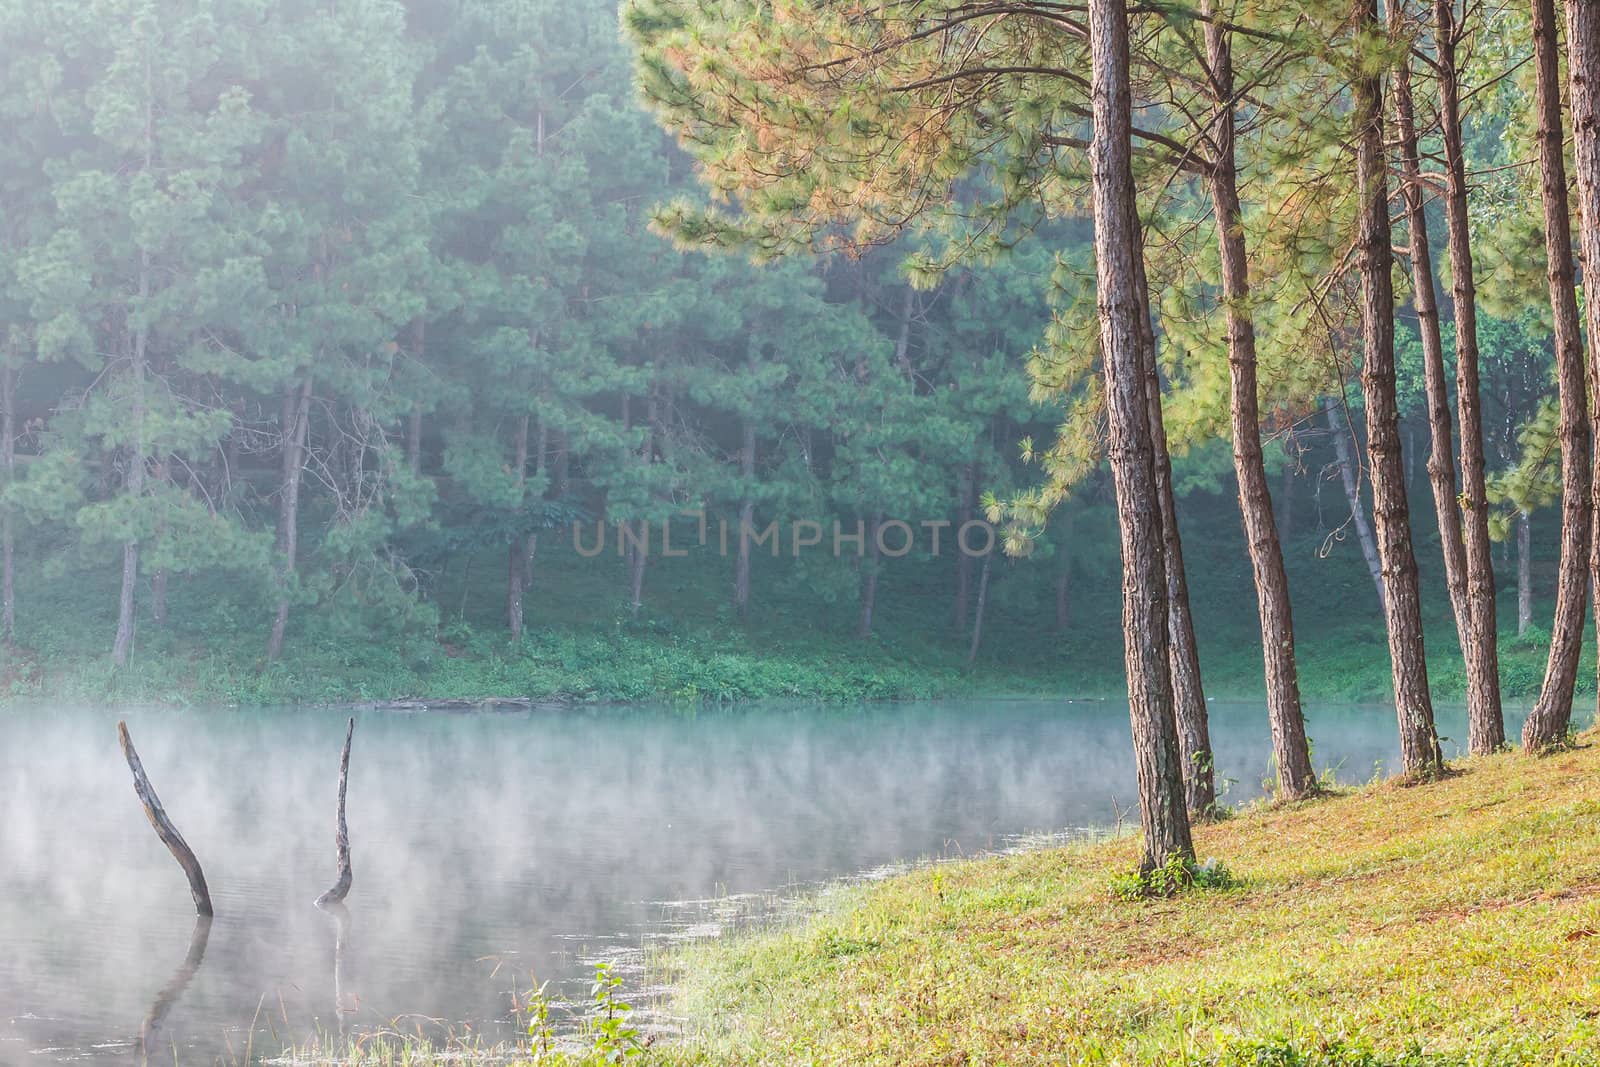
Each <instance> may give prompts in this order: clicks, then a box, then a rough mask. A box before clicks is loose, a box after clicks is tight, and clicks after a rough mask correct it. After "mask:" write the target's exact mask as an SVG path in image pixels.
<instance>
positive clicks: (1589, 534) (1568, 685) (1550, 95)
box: [1519, 0, 1600, 752]
mask: <svg viewBox="0 0 1600 1067" xmlns="http://www.w3.org/2000/svg"><path fill="white" fill-rule="evenodd" d="M1570 6H1571V7H1572V8H1573V9H1577V8H1579V7H1585V8H1586V7H1589V6H1591V5H1588V4H1572V5H1570ZM1569 14H1571V13H1570V12H1569ZM1572 30H1573V27H1572V26H1571V25H1570V24H1569V27H1568V45H1569V48H1571V49H1572V51H1571V53H1570V55H1569V62H1570V63H1572V64H1574V66H1573V68H1572V71H1571V73H1572V93H1573V102H1572V106H1573V123H1574V126H1575V127H1576V126H1577V125H1578V122H1579V116H1580V115H1581V114H1584V113H1587V115H1588V117H1589V119H1590V121H1591V123H1592V121H1593V116H1594V110H1593V102H1592V100H1585V101H1584V102H1583V103H1582V104H1580V102H1579V96H1580V85H1579V79H1580V78H1581V77H1582V74H1581V72H1580V70H1579V69H1578V66H1577V64H1580V63H1581V62H1582V61H1583V58H1584V56H1583V54H1582V53H1584V51H1585V48H1584V45H1583V43H1582V42H1580V41H1577V40H1573V39H1572V38H1571V33H1572ZM1533 38H1534V73H1535V81H1536V87H1535V92H1536V96H1537V107H1538V110H1539V178H1540V186H1541V193H1542V199H1543V202H1544V224H1545V257H1546V261H1547V264H1546V265H1547V275H1548V278H1549V283H1550V310H1551V314H1552V318H1553V321H1554V326H1555V354H1556V383H1557V388H1558V390H1559V393H1560V415H1559V417H1560V423H1559V436H1560V441H1561V557H1560V563H1559V564H1558V566H1557V577H1556V611H1555V617H1554V619H1553V620H1552V621H1551V625H1550V653H1549V657H1548V658H1547V659H1546V661H1545V671H1544V684H1543V685H1542V686H1541V687H1540V689H1539V699H1538V701H1537V702H1535V704H1534V706H1533V710H1532V711H1530V712H1529V713H1528V718H1527V720H1526V722H1524V723H1523V726H1522V746H1523V748H1525V749H1527V750H1528V751H1530V752H1537V751H1540V750H1543V749H1546V748H1548V747H1550V746H1551V745H1554V744H1558V743H1560V742H1561V741H1562V740H1563V739H1564V738H1565V737H1566V734H1567V727H1568V725H1569V724H1570V723H1571V721H1572V691H1573V686H1574V685H1575V683H1576V682H1577V678H1578V657H1579V655H1580V653H1581V652H1582V648H1583V623H1584V614H1585V608H1586V602H1587V600H1588V595H1589V580H1590V571H1589V569H1590V566H1591V560H1590V553H1591V551H1592V547H1593V537H1594V532H1593V529H1592V514H1593V502H1592V499H1591V494H1592V493H1593V489H1594V486H1593V473H1592V466H1591V454H1590V449H1591V447H1592V440H1593V435H1592V432H1591V428H1590V424H1589V410H1588V395H1587V394H1588V383H1587V381H1586V377H1587V376H1586V374H1585V368H1584V352H1583V335H1582V332H1581V331H1580V329H1579V326H1578V301H1577V291H1576V288H1575V282H1574V276H1573V263H1572V224H1571V218H1572V216H1571V213H1570V208H1569V205H1568V202H1567V174H1566V158H1565V154H1564V148H1563V141H1564V133H1563V127H1562V121H1561V53H1560V41H1559V33H1558V30H1557V24H1556V8H1555V2H1554V0H1534V3H1533ZM1584 95H1586V94H1584ZM1580 108H1582V109H1584V110H1580ZM1593 136H1594V130H1593V128H1592V126H1591V128H1590V130H1589V139H1590V143H1589V145H1587V146H1585V144H1584V138H1583V136H1582V135H1579V136H1578V137H1577V139H1576V147H1577V151H1578V152H1579V153H1580V154H1579V156H1578V160H1579V163H1578V168H1577V169H1578V179H1579V181H1578V198H1579V209H1580V210H1581V211H1590V210H1593V208H1592V205H1593V204H1594V203H1595V201H1593V200H1592V199H1590V196H1591V195H1592V193H1591V190H1593V186H1594V179H1593V176H1592V175H1591V176H1590V178H1589V186H1590V188H1588V189H1586V188H1585V179H1584V166H1583V159H1584V157H1585V155H1587V156H1588V157H1589V158H1590V159H1591V161H1592V160H1593V157H1594V151H1595V149H1594V145H1593V143H1592V140H1593ZM1588 221H1589V220H1588V219H1585V223H1586V225H1585V226H1584V252H1585V260H1584V273H1585V274H1588V272H1589V269H1590V264H1591V262H1595V266H1597V267H1600V262H1597V261H1591V260H1589V259H1588V258H1587V255H1588V251H1589V235H1588V231H1589V229H1590V227H1589V226H1588V225H1587V222H1588ZM1595 277H1600V274H1597V275H1595ZM1586 303H1587V304H1589V305H1591V308H1590V320H1589V327H1590V329H1591V331H1592V330H1593V329H1594V326H1595V318H1594V309H1593V306H1592V305H1593V301H1586ZM1594 341H1595V339H1594V338H1593V337H1591V338H1590V345H1591V349H1592V347H1593V344H1594ZM1592 359H1593V356H1592V354H1591V361H1592ZM1591 373H1592V372H1591ZM1519 547H1520V546H1519ZM1519 565H1520V560H1519ZM1520 577H1521V576H1520V575H1519V579H1520ZM1519 610H1520V604H1519Z"/></svg>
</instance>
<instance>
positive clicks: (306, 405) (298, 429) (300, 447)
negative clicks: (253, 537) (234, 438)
mask: <svg viewBox="0 0 1600 1067" xmlns="http://www.w3.org/2000/svg"><path fill="white" fill-rule="evenodd" d="M310 425H311V376H310V375H307V376H306V379H305V380H304V381H303V382H301V383H300V385H299V387H298V388H296V387H295V386H292V385H291V386H290V387H289V388H287V389H285V390H284V393H283V423H282V426H283V444H282V446H281V451H282V455H283V470H282V475H281V477H282V482H281V485H280V486H279V489H278V554H279V556H280V557H281V559H280V561H279V566H280V567H281V568H282V569H281V570H280V571H279V574H278V607H277V613H276V614H275V615H274V616H273V619H272V636H271V637H269V638H268V639H267V662H268V663H271V662H274V661H275V660H277V658H278V657H279V656H281V655H282V654H283V636H284V631H285V630H287V629H288V626H289V590H288V585H289V582H290V581H291V580H292V579H293V577H294V568H295V555H296V553H297V551H298V549H299V546H300V475H301V472H302V471H304V470H305V465H306V438H307V436H308V434H309V431H310Z"/></svg>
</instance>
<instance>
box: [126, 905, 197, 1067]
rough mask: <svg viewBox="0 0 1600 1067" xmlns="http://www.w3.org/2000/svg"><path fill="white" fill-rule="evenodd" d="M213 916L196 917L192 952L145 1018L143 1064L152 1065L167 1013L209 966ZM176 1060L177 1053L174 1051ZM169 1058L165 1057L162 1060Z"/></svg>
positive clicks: (141, 1030) (141, 1042)
mask: <svg viewBox="0 0 1600 1067" xmlns="http://www.w3.org/2000/svg"><path fill="white" fill-rule="evenodd" d="M211 922H212V919H211V916H209V915H196V916H195V917H194V930H193V931H192V932H191V933H190V934H189V951H188V954H187V955H185V956H184V957H183V962H182V963H180V964H179V965H178V969H177V970H176V971H174V972H172V978H171V979H170V980H168V982H167V984H166V985H164V986H162V987H161V991H160V992H159V993H157V994H156V999H155V1000H153V1001H151V1002H150V1010H149V1011H148V1012H147V1013H146V1014H145V1017H144V1022H143V1023H141V1024H140V1026H139V1062H140V1063H141V1064H148V1063H149V1062H150V1053H151V1052H153V1051H155V1048H156V1035H157V1034H158V1033H159V1032H160V1030H161V1024H162V1023H163V1022H164V1021H166V1018H167V1013H168V1012H170V1011H171V1010H172V1006H173V1005H174V1004H176V1003H177V1002H178V998H179V997H181V996H183V991H184V990H185V989H187V988H188V987H189V983H190V982H191V981H193V980H194V976H195V973H196V972H198V971H199V970H200V965H201V964H202V963H204V962H205V958H206V944H207V943H208V942H209V941H210V939H211ZM173 1055H174V1058H176V1055H177V1053H176V1049H174V1053H173ZM162 1058H165V1057H162Z"/></svg>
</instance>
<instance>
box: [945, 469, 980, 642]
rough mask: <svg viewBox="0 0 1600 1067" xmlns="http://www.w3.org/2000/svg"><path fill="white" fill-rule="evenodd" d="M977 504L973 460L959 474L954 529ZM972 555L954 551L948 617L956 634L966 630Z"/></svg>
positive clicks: (962, 523)
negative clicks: (953, 581)
mask: <svg viewBox="0 0 1600 1067" xmlns="http://www.w3.org/2000/svg"><path fill="white" fill-rule="evenodd" d="M977 506H978V463H977V461H976V460H973V461H972V462H971V463H968V464H967V465H966V467H965V468H963V471H962V475H961V507H960V509H959V510H958V511H957V512H956V529H957V530H959V529H961V527H963V526H965V525H966V524H967V523H969V522H971V521H972V519H973V513H974V511H975V509H976V508H977ZM971 590H972V557H971V556H969V555H967V554H966V553H965V552H957V553H956V595H955V602H954V603H953V604H952V605H951V612H950V619H951V621H952V623H953V624H954V628H955V631H956V633H957V634H964V633H966V632H967V618H968V617H969V615H970V614H971V612H970V611H969V610H968V609H969V608H970V607H971V599H972V592H971Z"/></svg>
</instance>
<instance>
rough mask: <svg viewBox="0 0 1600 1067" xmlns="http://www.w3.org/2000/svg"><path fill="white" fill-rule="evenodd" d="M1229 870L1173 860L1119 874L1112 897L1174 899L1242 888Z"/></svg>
mask: <svg viewBox="0 0 1600 1067" xmlns="http://www.w3.org/2000/svg"><path fill="white" fill-rule="evenodd" d="M1239 884H1240V883H1239V880H1238V879H1237V878H1235V877H1234V876H1233V872H1231V871H1229V870H1228V868H1227V866H1226V865H1224V864H1222V863H1219V862H1218V861H1216V860H1206V861H1205V862H1204V863H1196V862H1195V861H1193V860H1191V859H1185V858H1184V857H1182V856H1173V857H1172V858H1171V859H1169V860H1167V862H1166V863H1163V864H1162V865H1161V866H1159V867H1157V868H1155V869H1154V870H1152V871H1133V872H1130V873H1128V874H1119V875H1117V876H1116V877H1114V878H1113V879H1112V880H1111V895H1112V896H1114V897H1116V898H1117V899H1118V900H1125V901H1129V902H1132V901H1139V900H1150V899H1152V898H1156V897H1174V896H1177V895H1178V894H1179V893H1182V892H1184V891H1186V890H1190V889H1233V888H1236V887H1237V886H1238V885H1239Z"/></svg>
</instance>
